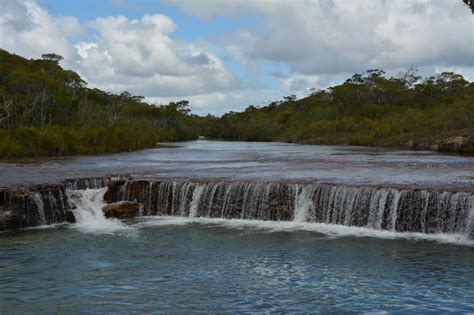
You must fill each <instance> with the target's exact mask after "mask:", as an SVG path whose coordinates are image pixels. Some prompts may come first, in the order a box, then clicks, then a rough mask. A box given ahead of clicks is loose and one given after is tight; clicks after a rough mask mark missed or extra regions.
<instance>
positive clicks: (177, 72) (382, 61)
mask: <svg viewBox="0 0 474 315" xmlns="http://www.w3.org/2000/svg"><path fill="white" fill-rule="evenodd" d="M160 2H161V3H167V4H171V5H174V6H176V7H177V8H179V9H180V10H182V11H184V12H186V13H188V14H191V15H195V16H198V17H200V18H202V19H203V23H207V21H208V20H209V19H213V18H214V17H222V16H231V17H237V19H234V21H235V20H238V19H239V17H244V18H246V17H248V16H251V17H252V16H253V17H258V19H250V21H251V22H249V23H247V22H246V24H239V23H237V25H241V26H237V27H236V28H234V29H233V30H232V31H229V32H228V33H225V34H223V35H220V36H213V37H206V34H203V35H202V36H201V37H200V38H199V39H198V40H197V41H193V42H191V41H186V40H182V39H177V38H176V36H175V31H176V29H177V28H178V27H179V25H176V22H175V21H174V20H173V19H171V18H170V17H169V16H166V15H163V14H157V13H156V12H150V13H149V14H145V15H143V16H140V17H139V18H134V19H132V18H128V17H125V16H103V17H98V18H96V19H94V20H92V21H87V22H84V21H83V22H79V21H78V20H77V18H75V17H72V16H55V15H51V14H50V13H48V12H47V11H46V10H45V9H44V8H42V7H40V6H39V5H38V4H37V3H36V2H34V1H33V0H0V7H1V10H0V47H1V48H3V49H6V50H9V51H11V52H14V53H17V54H19V55H22V56H25V57H27V58H38V57H40V56H41V54H43V53H49V52H55V53H58V54H61V55H63V56H64V60H63V61H62V62H61V64H62V65H63V66H64V67H65V68H69V69H72V70H74V71H77V72H79V73H80V74H81V75H82V76H83V77H84V78H85V79H86V80H87V81H88V82H89V86H91V87H98V88H101V89H104V90H106V91H111V92H122V91H125V90H126V91H129V92H131V93H133V94H138V95H143V96H146V97H147V99H148V100H151V101H155V102H158V103H160V102H166V101H171V100H178V99H189V100H190V102H191V106H192V108H193V110H194V112H196V113H201V114H207V112H209V111H210V112H213V113H216V114H222V113H224V112H225V111H228V110H238V109H243V108H244V107H246V106H247V105H249V104H254V105H262V102H264V101H265V102H270V101H273V100H278V99H281V98H282V97H283V96H284V95H289V94H296V95H297V96H299V97H300V96H304V95H307V94H308V92H309V91H308V89H310V88H313V87H314V88H317V89H319V88H325V87H327V86H329V85H334V84H337V83H340V82H341V81H343V80H344V79H346V78H347V77H349V76H350V75H351V74H352V73H354V72H361V71H364V70H366V69H370V68H383V69H385V70H387V72H388V73H389V74H390V75H391V74H392V73H393V74H396V73H397V72H398V71H400V70H401V69H402V68H404V67H406V66H408V65H414V66H416V67H419V68H420V73H422V74H423V75H431V74H433V73H434V72H435V71H442V70H443V69H448V70H449V69H454V70H459V71H460V72H461V73H462V74H464V75H465V76H466V77H467V78H469V79H471V80H472V78H474V65H473V62H472V56H473V55H474V31H473V23H474V22H473V17H472V15H471V13H470V12H469V10H466V8H465V7H464V4H463V3H462V2H461V1H441V0H412V1H407V0H394V1H384V0H367V1H346V0H292V1H286V0H262V1H248V0H232V1H228V0H200V1H193V0H161V1H160ZM110 3H111V4H112V5H114V6H116V7H120V8H124V7H127V8H131V9H136V10H135V12H138V11H140V12H142V11H144V10H142V9H143V8H132V7H134V6H135V5H134V4H133V3H131V2H128V1H123V0H117V1H116V0H111V1H110ZM137 15H138V13H136V14H134V16H137ZM217 20H219V19H217ZM184 21H185V20H184ZM239 21H240V20H239ZM214 22H215V21H214ZM214 22H213V23H214ZM216 23H217V22H216ZM219 23H220V22H219ZM213 25H215V24H213ZM228 67H230V69H232V71H231V70H230V69H229V68H228ZM244 69H245V70H244ZM237 76H239V78H237Z"/></svg>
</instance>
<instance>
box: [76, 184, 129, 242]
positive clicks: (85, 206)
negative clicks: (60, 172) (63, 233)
mask: <svg viewBox="0 0 474 315" xmlns="http://www.w3.org/2000/svg"><path fill="white" fill-rule="evenodd" d="M106 191H107V188H100V189H86V190H68V191H67V195H68V199H69V202H70V203H71V206H73V207H75V209H74V215H75V217H76V221H77V223H76V224H74V225H72V227H73V228H74V229H77V230H79V231H81V232H84V233H94V234H113V233H116V232H121V231H133V230H134V229H133V227H131V226H129V225H126V224H124V223H123V222H121V221H120V220H117V219H106V218H105V217H104V214H103V213H102V207H103V206H105V201H104V194H105V192H106Z"/></svg>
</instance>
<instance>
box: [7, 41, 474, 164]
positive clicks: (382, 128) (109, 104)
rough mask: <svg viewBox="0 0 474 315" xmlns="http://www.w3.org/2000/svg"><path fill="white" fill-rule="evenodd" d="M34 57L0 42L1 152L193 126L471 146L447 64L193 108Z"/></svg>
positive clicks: (228, 135)
mask: <svg viewBox="0 0 474 315" xmlns="http://www.w3.org/2000/svg"><path fill="white" fill-rule="evenodd" d="M42 57H43V58H42V59H38V60H28V59H25V58H22V57H20V56H17V55H14V54H10V53H8V52H7V51H5V50H1V49H0V159H5V158H7V159H8V158H17V157H35V156H64V155H74V154H98V153H106V152H118V151H131V150H138V149H142V148H148V147H153V146H155V145H156V143H157V142H159V141H183V140H191V139H196V138H197V137H198V136H199V135H203V136H206V137H208V138H211V139H224V140H241V141H283V142H295V143H310V144H345V145H365V146H385V147H401V148H411V149H431V150H439V151H447V152H458V153H467V154H474V83H470V82H468V81H466V80H465V79H464V78H463V77H462V76H461V75H459V74H456V73H452V72H444V73H442V74H440V75H438V76H436V77H429V78H425V79H422V78H421V77H419V76H418V75H417V71H416V70H415V69H413V68H410V69H408V70H407V71H405V72H403V73H401V74H400V75H398V76H397V77H391V78H387V77H385V73H384V71H383V70H378V69H375V70H368V71H367V72H365V73H363V74H354V75H353V76H352V77H351V78H350V79H348V80H347V81H346V82H344V83H343V84H340V85H337V86H333V87H331V88H328V89H326V90H320V91H314V90H313V91H312V93H311V95H310V96H308V97H306V98H303V99H300V100H297V99H296V97H295V96H294V95H292V96H288V97H285V98H284V99H283V100H281V101H278V102H272V103H270V104H268V105H267V106H263V107H256V106H249V107H247V109H246V110H245V111H243V112H240V113H236V112H229V113H227V114H225V115H223V116H222V117H214V116H212V115H208V116H206V117H198V116H196V115H192V114H190V110H189V109H188V102H187V101H179V102H172V103H170V104H168V105H161V106H155V105H150V104H148V103H146V102H144V98H143V97H140V96H133V95H131V94H130V93H128V92H123V93H121V94H112V93H107V92H104V91H101V90H99V89H90V88H87V87H86V82H85V81H84V80H82V79H81V77H80V76H79V75H78V74H77V73H75V72H73V71H69V70H64V69H62V68H61V66H60V65H59V62H60V60H61V59H62V57H61V56H58V55H55V54H45V55H43V56H42Z"/></svg>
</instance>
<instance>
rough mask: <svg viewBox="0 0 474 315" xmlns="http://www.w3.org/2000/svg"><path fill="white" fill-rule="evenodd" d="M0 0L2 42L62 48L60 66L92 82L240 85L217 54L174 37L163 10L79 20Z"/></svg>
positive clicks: (116, 87)
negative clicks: (128, 15)
mask: <svg viewBox="0 0 474 315" xmlns="http://www.w3.org/2000/svg"><path fill="white" fill-rule="evenodd" d="M0 4H1V8H2V10H1V11H0V47H1V48H3V49H6V50H8V51H11V52H14V53H17V54H19V55H22V56H25V57H29V58H38V57H40V56H41V54H43V53H47V52H55V53H58V54H61V55H63V56H64V58H65V59H64V61H63V62H62V64H63V66H65V67H66V68H71V69H73V70H75V71H78V72H79V73H80V74H81V75H82V76H83V77H84V79H85V80H86V81H88V82H89V85H90V86H93V87H98V88H102V89H105V90H107V91H112V92H122V91H130V92H132V93H134V94H138V95H144V96H146V97H148V98H149V99H153V98H157V97H160V98H162V99H165V98H169V99H173V100H176V99H181V98H192V97H193V98H196V99H199V96H200V95H209V94H210V93H216V92H219V93H224V92H229V91H235V90H236V89H237V88H239V86H240V82H239V81H238V80H237V79H236V78H235V76H234V75H233V74H232V73H231V72H229V71H228V70H227V69H226V68H225V66H224V64H223V62H222V61H221V60H220V59H219V58H218V57H217V56H216V55H214V54H213V53H211V52H209V51H206V50H205V49H201V48H200V47H199V46H198V45H196V44H194V43H189V42H184V41H179V40H175V39H174V38H173V36H172V33H173V32H174V30H175V29H176V25H175V23H174V21H173V20H171V19H170V18H169V17H167V16H165V15H162V14H147V15H144V16H143V17H142V18H140V19H128V18H126V17H123V16H109V17H99V18H97V19H95V20H94V21H90V22H89V23H87V24H86V25H81V24H80V23H79V22H78V20H77V19H76V18H74V17H71V16H52V15H50V14H49V13H48V12H47V11H46V10H44V9H42V8H41V7H40V6H38V4H36V3H35V2H33V1H29V0H26V1H22V0H0ZM91 39H92V40H91ZM201 98H202V97H201Z"/></svg>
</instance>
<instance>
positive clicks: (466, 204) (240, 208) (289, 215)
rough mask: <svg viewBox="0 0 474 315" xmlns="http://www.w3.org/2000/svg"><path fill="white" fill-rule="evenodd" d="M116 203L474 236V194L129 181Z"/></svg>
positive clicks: (149, 209) (115, 195)
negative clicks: (136, 203)
mask: <svg viewBox="0 0 474 315" xmlns="http://www.w3.org/2000/svg"><path fill="white" fill-rule="evenodd" d="M109 187H115V188H114V190H109V192H108V194H110V196H111V199H112V201H120V200H129V201H137V202H140V203H143V204H144V206H145V211H144V213H145V215H151V216H153V215H167V216H184V217H208V218H223V219H251V220H273V221H295V222H312V223H327V224H339V225H345V226H354V227H365V228H370V229H375V230H388V231H394V232H419V233H455V234H462V235H468V236H469V235H471V237H472V235H473V233H474V232H473V226H474V210H473V198H474V196H473V194H472V193H471V192H449V191H438V190H427V189H425V190H419V189H408V188H405V189H395V188H380V187H359V186H346V185H334V184H322V183H309V184H292V183H271V182H269V183H261V182H216V181H211V182H207V183H206V182H199V183H195V182H192V181H188V182H185V181H183V182H181V181H172V180H164V181H149V180H128V181H125V180H123V183H121V184H120V185H117V183H115V184H113V185H109Z"/></svg>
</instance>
